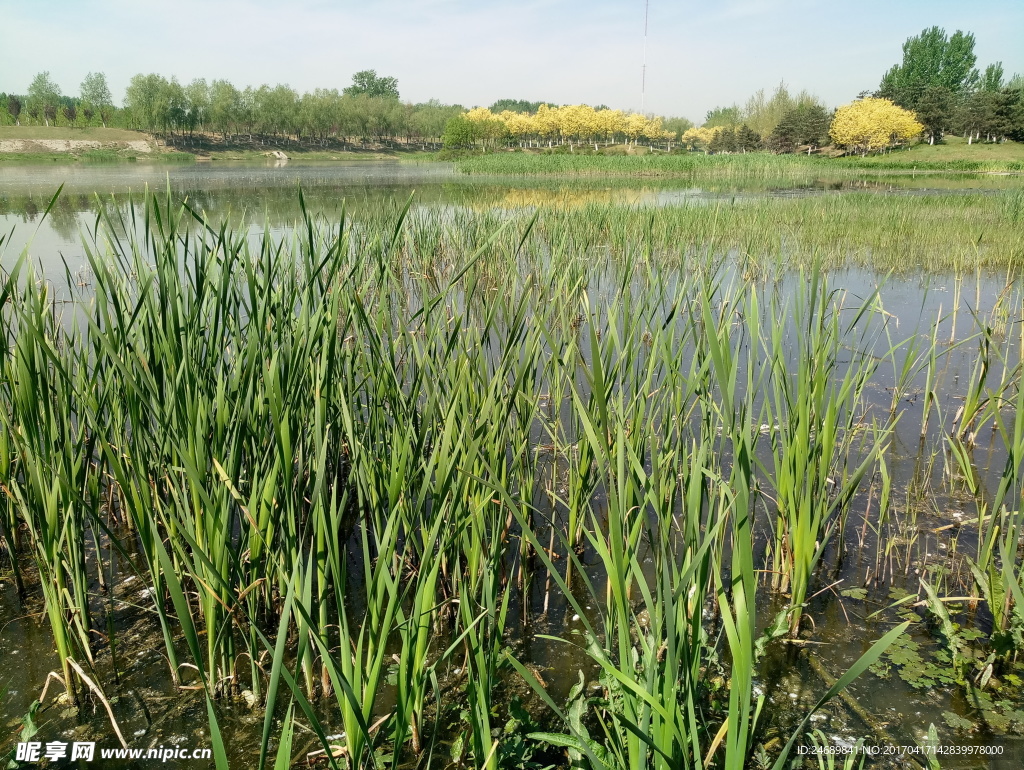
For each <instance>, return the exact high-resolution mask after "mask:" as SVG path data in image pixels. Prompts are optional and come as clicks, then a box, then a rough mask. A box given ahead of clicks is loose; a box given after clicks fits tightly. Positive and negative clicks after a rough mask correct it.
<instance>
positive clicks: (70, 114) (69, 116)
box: [61, 104, 78, 128]
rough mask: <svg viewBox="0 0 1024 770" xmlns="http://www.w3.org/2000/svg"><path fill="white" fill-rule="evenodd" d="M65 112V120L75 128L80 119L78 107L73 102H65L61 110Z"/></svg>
mask: <svg viewBox="0 0 1024 770" xmlns="http://www.w3.org/2000/svg"><path fill="white" fill-rule="evenodd" d="M61 112H63V113H64V120H66V121H67V122H68V125H69V126H71V127H72V128H74V125H75V121H77V120H78V109H77V108H76V107H75V105H73V104H65V105H64V108H63V109H62V110H61Z"/></svg>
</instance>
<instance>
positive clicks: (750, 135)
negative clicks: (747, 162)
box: [736, 123, 761, 152]
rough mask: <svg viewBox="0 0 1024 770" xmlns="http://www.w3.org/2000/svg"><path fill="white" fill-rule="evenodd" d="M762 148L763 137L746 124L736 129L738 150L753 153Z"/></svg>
mask: <svg viewBox="0 0 1024 770" xmlns="http://www.w3.org/2000/svg"><path fill="white" fill-rule="evenodd" d="M760 147H761V135H760V134H759V133H757V131H755V130H754V129H752V128H751V127H750V126H748V125H747V124H746V123H744V124H743V125H742V126H740V127H739V128H738V129H736V150H737V151H738V152H753V151H754V150H757V149H760Z"/></svg>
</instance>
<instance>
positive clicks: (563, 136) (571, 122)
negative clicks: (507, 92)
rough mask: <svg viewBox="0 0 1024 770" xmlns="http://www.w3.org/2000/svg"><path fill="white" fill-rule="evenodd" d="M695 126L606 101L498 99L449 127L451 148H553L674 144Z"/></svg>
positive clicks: (447, 136)
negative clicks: (555, 102)
mask: <svg viewBox="0 0 1024 770" xmlns="http://www.w3.org/2000/svg"><path fill="white" fill-rule="evenodd" d="M495 106H501V107H508V106H511V107H516V106H519V107H527V109H525V110H521V111H516V110H513V109H503V110H501V111H500V112H497V111H495V110H494V109H493V107H495ZM689 126H690V123H689V121H686V120H685V119H681V118H670V119H668V120H666V119H665V118H662V117H659V116H649V115H641V114H639V113H636V112H633V113H627V112H623V111H622V110H613V109H609V108H608V107H606V106H604V105H601V106H599V107H591V106H590V105H587V104H567V105H563V106H557V105H549V104H546V103H530V102H519V103H517V102H515V101H513V100H510V99H505V100H501V101H499V102H496V103H495V105H492V107H491V108H489V107H475V108H473V109H472V110H469V111H468V112H466V113H463V114H459V115H457V116H455V117H453V118H452V119H451V120H449V121H448V124H447V125H446V126H445V132H444V137H443V139H444V144H445V146H446V147H470V146H474V145H479V146H482V147H484V148H485V149H486V148H489V147H495V146H509V145H513V146H518V147H520V148H528V147H542V146H547V147H549V148H550V147H553V146H555V145H559V146H561V145H568V147H569V149H570V150H572V149H573V148H574V147H576V146H580V145H583V144H592V145H594V149H595V150H596V149H598V146H599V145H600V144H604V145H606V146H607V145H609V144H612V143H613V142H614V143H618V142H626V143H633V144H637V143H638V142H640V141H641V140H643V141H646V142H648V143H653V142H665V143H666V144H667V145H669V148H670V147H671V143H672V142H673V141H678V140H679V136H680V134H681V132H682V131H685V130H686V128H688V127H689Z"/></svg>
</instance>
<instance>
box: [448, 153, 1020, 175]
mask: <svg viewBox="0 0 1024 770" xmlns="http://www.w3.org/2000/svg"><path fill="white" fill-rule="evenodd" d="M457 165H458V167H459V169H460V170H461V171H463V172H465V173H467V174H501V175H559V174H564V175H577V176H578V175H590V174H600V175H620V176H675V177H688V178H693V179H701V178H728V177H735V176H742V177H746V178H750V179H757V178H767V179H794V178H796V179H800V178H812V179H813V178H815V177H820V176H823V175H825V176H835V177H842V176H844V175H856V176H860V175H863V174H870V173H872V172H873V171H911V172H915V171H922V172H924V171H937V172H986V171H991V172H1021V171H1024V164H1022V163H1020V162H1019V161H986V160H981V161H972V160H951V161H937V162H936V161H932V162H929V161H922V160H917V159H911V158H905V157H901V156H900V155H899V154H898V153H897V154H890V155H886V156H876V157H871V158H859V157H848V158H827V157H822V156H812V157H808V156H804V155H772V154H770V153H739V154H726V155H705V154H703V153H695V152H684V153H673V154H667V153H648V154H644V155H628V156H627V155H599V154H594V153H588V152H586V151H584V152H579V153H557V154H533V153H523V152H497V153H490V154H486V155H473V156H469V157H466V158H462V159H460V160H458V161H457Z"/></svg>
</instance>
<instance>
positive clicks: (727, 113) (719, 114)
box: [704, 104, 742, 128]
mask: <svg viewBox="0 0 1024 770" xmlns="http://www.w3.org/2000/svg"><path fill="white" fill-rule="evenodd" d="M741 117H742V116H741V115H740V108H739V106H737V105H735V104H734V105H733V106H732V107H715V109H713V110H708V114H707V115H706V116H705V120H704V128H715V127H717V126H736V125H739V123H740V122H741Z"/></svg>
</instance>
